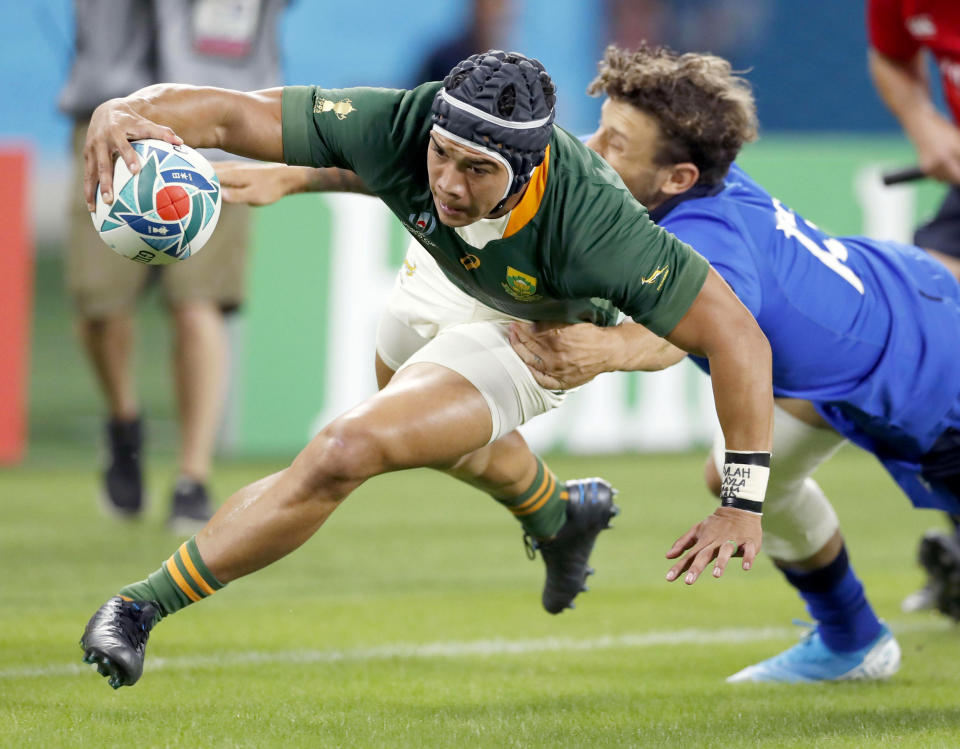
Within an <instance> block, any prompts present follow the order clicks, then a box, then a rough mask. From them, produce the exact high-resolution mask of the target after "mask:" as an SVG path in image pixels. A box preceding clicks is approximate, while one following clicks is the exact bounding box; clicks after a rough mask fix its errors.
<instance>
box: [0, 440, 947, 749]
mask: <svg viewBox="0 0 960 749" xmlns="http://www.w3.org/2000/svg"><path fill="white" fill-rule="evenodd" d="M92 457H93V450H92V448H76V449H75V450H74V453H73V454H72V456H70V457H67V458H64V457H63V456H62V455H60V456H59V457H58V458H57V460H45V459H43V456H42V455H41V456H40V457H35V458H34V459H33V460H32V461H30V462H29V463H28V464H27V465H26V466H24V467H22V468H18V469H13V470H8V471H6V472H5V473H4V474H2V475H0V496H2V497H3V500H4V501H3V512H4V520H3V523H2V524H0V563H2V570H3V573H4V574H3V581H2V583H0V745H3V746H26V745H33V746H44V747H47V746H94V745H118V744H120V743H129V742H133V743H136V744H138V745H142V746H177V747H182V746H251V747H254V746H256V747H259V746H280V745H283V746H324V747H326V746H331V747H332V746H337V747H340V746H356V747H366V746H383V747H397V746H411V747H420V746H430V747H433V746H483V747H512V746H517V747H520V746H523V747H526V746H550V747H553V746H570V747H603V746H650V747H673V746H676V747H681V746H683V747H690V746H694V747H696V746H783V747H808V746H830V747H833V746H852V747H861V746H898V747H901V746H917V747H930V746H944V747H946V746H956V744H957V740H958V739H957V737H958V736H960V705H958V701H957V696H958V695H960V631H957V629H956V628H955V627H953V626H951V625H950V624H948V623H947V622H945V621H943V620H941V619H938V618H937V617H936V616H934V615H930V614H915V615H910V616H908V615H904V614H901V613H900V612H899V601H900V599H901V598H902V597H903V596H904V595H905V594H907V593H908V592H910V591H911V590H913V589H914V588H915V587H916V586H917V585H918V583H920V582H921V575H920V573H919V571H918V570H917V568H916V566H915V564H914V561H913V554H914V549H915V545H916V540H917V537H918V535H919V533H920V532H921V531H922V530H923V529H925V528H926V527H928V526H929V525H932V524H937V522H938V520H937V518H936V517H935V516H934V515H931V514H925V513H920V512H916V511H912V510H911V509H910V508H909V506H908V504H907V502H906V500H903V499H902V498H901V497H900V496H899V495H898V494H897V492H896V490H895V488H894V487H893V485H892V484H891V482H890V481H889V480H887V479H886V478H885V477H884V476H883V475H882V473H881V472H880V470H879V469H878V467H877V466H876V465H875V464H874V463H873V461H872V460H871V459H870V458H869V457H867V456H865V455H863V454H862V453H859V452H857V451H855V450H853V449H852V448H851V449H847V450H844V451H842V452H841V453H840V454H839V455H838V456H837V457H836V458H835V459H834V460H833V461H832V462H831V463H829V464H828V465H827V466H825V467H824V469H823V470H822V471H821V472H820V479H821V483H822V484H823V486H824V487H825V489H826V490H827V491H828V493H829V494H830V495H831V496H833V497H834V498H835V503H836V505H837V507H838V511H839V513H840V516H841V519H842V521H843V523H844V525H845V527H846V530H847V536H848V540H849V545H850V550H851V554H852V557H853V559H854V562H855V563H856V565H857V569H858V570H859V572H860V574H861V576H862V577H863V579H864V580H865V582H866V584H867V586H868V589H869V591H870V592H871V595H872V599H873V602H874V605H875V607H876V608H877V610H878V612H879V613H880V614H881V616H884V617H885V618H887V619H888V620H889V621H891V622H892V624H893V625H894V627H895V628H897V629H899V640H900V642H901V645H902V646H903V649H904V665H903V668H902V670H901V672H900V673H899V674H898V675H897V676H896V677H894V679H893V680H891V681H890V682H888V683H883V684H856V683H850V684H833V685H810V686H792V687H791V686H779V687H770V686H754V685H740V686H736V687H735V686H732V685H727V684H725V683H724V681H723V678H724V677H725V676H726V675H728V674H730V673H732V672H733V671H735V670H737V669H738V668H740V667H742V666H744V665H746V664H748V663H751V662H753V661H755V660H758V659H761V658H763V657H766V656H769V655H771V654H773V653H775V652H778V651H779V650H781V649H783V648H785V647H787V646H789V645H790V644H791V643H792V642H794V634H793V633H792V632H791V627H790V620H791V618H792V617H796V616H803V610H802V607H801V605H800V603H799V600H798V599H797V598H796V597H795V595H794V593H793V592H792V591H791V590H790V589H789V588H788V587H787V586H786V585H785V584H784V583H783V582H782V581H781V579H780V577H779V575H778V574H777V573H776V572H775V570H773V569H772V567H771V565H770V564H769V563H768V562H766V561H763V562H762V563H760V564H758V565H757V566H756V568H755V569H754V570H752V571H751V572H749V573H743V572H742V571H741V570H739V568H731V569H730V570H729V571H728V573H727V575H726V576H725V577H724V578H723V579H721V580H714V579H712V578H710V577H705V578H704V579H702V580H701V581H700V582H699V583H698V584H697V585H695V586H693V587H686V586H683V585H682V583H675V584H668V583H666V582H665V581H664V579H663V575H664V573H665V572H666V569H667V567H668V565H667V563H666V561H665V560H664V559H663V552H664V551H665V549H666V548H667V546H668V545H669V543H670V542H671V541H672V540H673V538H675V537H676V536H677V535H679V533H681V532H682V531H684V530H685V529H686V528H687V526H688V525H689V524H690V523H692V522H694V521H695V520H698V519H699V518H700V516H702V515H703V514H704V513H706V512H708V511H710V509H711V507H712V505H711V503H710V501H709V500H708V499H707V497H706V496H705V492H704V491H703V490H702V488H701V486H700V478H699V477H700V465H701V456H699V455H681V456H646V457H633V456H631V457H603V458H591V459H586V458H568V457H564V458H560V457H557V458H554V459H553V460H552V465H553V466H554V467H555V468H556V469H557V471H558V472H559V473H560V474H561V475H562V476H565V477H569V476H576V475H593V474H602V475H604V476H607V477H609V478H610V479H611V480H612V481H614V483H615V484H616V485H617V486H618V487H619V488H620V489H621V491H622V493H621V504H622V507H623V510H624V511H623V514H622V516H621V517H620V518H618V519H617V520H616V529H615V530H614V531H612V532H609V533H605V534H603V535H602V536H601V537H600V541H599V544H598V547H597V551H596V553H595V566H596V567H597V570H598V573H597V575H596V577H595V578H593V580H592V583H591V586H592V590H591V591H590V592H589V593H587V594H584V595H583V596H581V598H580V599H579V601H578V607H577V609H576V610H575V611H572V612H566V613H564V614H562V615H561V616H558V617H551V616H549V615H547V614H546V613H544V612H543V611H542V610H541V609H540V605H539V589H540V585H541V583H542V565H541V563H540V562H539V560H538V561H537V562H536V563H530V562H528V561H526V560H525V558H524V556H523V552H522V548H521V544H520V534H519V531H518V529H517V528H516V526H515V523H514V521H513V520H512V519H511V518H510V517H509V516H508V515H507V513H506V512H504V511H503V510H502V509H501V508H499V507H497V506H495V505H494V504H493V503H492V502H491V501H489V500H486V499H485V498H484V497H483V496H482V495H481V494H479V493H478V492H475V491H474V490H471V489H469V488H466V487H462V486H460V485H458V484H455V483H454V482H453V481H451V480H449V479H447V478H446V477H443V476H441V475H438V474H434V473H431V472H427V471H417V472H409V473H404V474H396V475H393V476H386V477H380V478H378V479H375V480H373V481H371V482H369V483H368V484H367V485H365V486H364V487H361V489H360V490H359V491H358V492H357V493H356V494H355V495H354V496H353V497H352V498H350V499H349V500H348V501H347V502H346V503H345V505H344V506H343V507H342V508H341V509H340V510H338V511H337V512H336V513H335V514H334V516H333V517H332V518H331V520H330V522H329V523H328V524H327V525H326V526H325V527H324V528H323V529H321V531H320V532H319V533H318V534H317V536H315V537H314V538H313V539H312V540H311V541H310V542H308V543H307V544H306V545H305V546H304V547H303V548H301V549H300V550H298V551H297V552H295V553H294V554H292V555H291V556H290V557H288V558H286V559H284V560H281V561H280V562H278V563H277V564H275V565H273V566H272V567H270V568H268V569H266V570H264V571H261V572H260V573H257V574H255V575H253V576H251V577H249V578H246V579H243V580H240V581H237V582H235V583H233V584H231V585H230V586H228V587H227V588H226V589H225V590H224V591H222V592H220V593H218V594H217V595H216V596H215V597H213V598H212V599H210V600H208V601H204V602H203V603H201V604H199V605H197V606H193V607H191V608H188V609H186V610H185V611H182V612H180V613H178V614H177V615H175V616H173V617H170V618H168V619H167V620H165V621H164V622H162V623H161V624H160V625H159V627H158V628H157V630H155V632H154V634H153V636H152V637H151V640H150V645H149V649H148V657H147V666H146V671H145V674H144V677H143V679H142V680H141V682H140V683H139V684H137V685H136V686H134V687H133V688H123V689H121V690H119V691H117V692H114V691H113V690H111V689H110V688H109V687H108V686H107V684H106V682H105V680H103V679H102V678H100V677H99V676H97V675H96V674H94V673H92V672H89V671H88V667H85V666H81V665H80V663H79V658H80V655H81V653H80V649H79V647H78V646H77V640H78V638H79V636H80V633H81V631H82V629H83V625H84V624H85V622H86V620H87V618H88V617H89V616H90V614H92V612H93V611H94V609H95V608H96V607H97V606H98V605H99V604H100V603H101V602H102V601H103V600H104V599H105V598H106V597H107V596H109V595H110V594H112V593H113V592H114V591H115V590H116V589H117V588H118V587H119V586H120V585H121V584H123V583H126V582H128V581H131V580H134V579H139V578H141V577H143V576H144V575H145V574H146V573H148V572H151V571H152V570H154V569H155V568H156V567H157V566H158V565H159V563H160V562H161V561H162V560H163V559H164V558H166V556H167V555H169V554H170V553H171V552H172V551H173V550H174V549H175V548H176V546H177V545H178V543H179V539H177V538H175V537H173V536H171V535H170V534H168V533H167V532H166V531H165V530H164V529H163V524H162V521H163V515H164V512H165V510H166V506H165V505H166V502H165V497H166V491H167V490H168V488H169V487H168V481H169V476H170V475H171V470H172V466H171V465H170V464H169V459H167V458H163V457H160V458H156V459H154V460H153V461H152V462H151V465H150V475H149V479H150V486H151V489H152V492H153V494H154V496H158V497H160V498H161V499H163V500H164V501H159V500H158V501H155V502H154V503H153V504H152V505H151V507H150V509H149V511H148V513H147V516H146V517H145V518H144V519H143V520H141V521H140V522H137V523H123V522H120V521H115V520H108V519H104V518H103V517H101V515H100V514H99V512H98V509H97V506H96V502H95V500H94V497H95V494H96V481H95V476H94V472H93V461H92ZM279 467H280V466H279V465H276V464H262V465H257V464H245V463H230V462H226V463H221V464H220V465H219V467H218V470H217V475H216V480H215V485H214V488H215V490H216V492H217V495H218V496H219V497H221V498H222V497H224V496H225V495H226V494H228V493H229V491H231V490H232V489H235V488H237V487H239V486H241V485H243V484H244V483H246V482H249V481H251V480H253V479H255V478H258V477H259V476H261V475H263V474H265V473H267V472H270V471H272V470H275V469H277V468H279ZM765 630H767V631H765ZM725 631H727V634H726V635H725V634H724V632H725ZM730 631H732V633H734V634H735V633H740V635H741V636H742V641H736V642H735V641H731V638H730V634H731V633H730ZM673 633H679V635H681V636H683V637H685V641H684V642H682V643H679V644H671V643H670V642H668V641H667V640H668V639H669V637H670V636H671V635H672V634H673ZM656 638H659V639H656ZM438 643H440V644H443V645H446V646H447V647H446V648H444V647H439V646H438V645H437V644H438ZM654 643H659V644H654ZM511 644H512V646H513V647H512V648H511V647H508V646H509V645H511ZM418 646H419V647H418Z"/></svg>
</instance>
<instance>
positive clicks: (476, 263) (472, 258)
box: [460, 253, 537, 285]
mask: <svg viewBox="0 0 960 749" xmlns="http://www.w3.org/2000/svg"><path fill="white" fill-rule="evenodd" d="M460 265H462V266H463V267H464V268H466V269H467V270H476V269H477V268H479V267H480V258H478V257H477V256H476V255H470V254H469V253H468V254H466V255H464V256H463V257H462V258H460ZM533 283H534V285H536V283H537V282H536V280H534V282H533Z"/></svg>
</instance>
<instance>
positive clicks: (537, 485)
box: [495, 458, 567, 539]
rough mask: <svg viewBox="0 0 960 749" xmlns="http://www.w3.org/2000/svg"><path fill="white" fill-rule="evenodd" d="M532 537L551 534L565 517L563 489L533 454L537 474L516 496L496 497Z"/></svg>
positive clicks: (565, 503)
mask: <svg viewBox="0 0 960 749" xmlns="http://www.w3.org/2000/svg"><path fill="white" fill-rule="evenodd" d="M495 499H496V500H497V501H498V502H499V503H500V504H502V505H504V506H505V507H506V508H507V509H508V510H510V512H512V513H513V514H514V516H516V518H517V520H519V521H520V524H521V525H522V526H523V529H524V530H525V531H526V532H527V533H529V534H530V535H531V536H533V537H534V538H541V539H543V538H552V537H553V536H555V535H556V534H557V532H558V531H559V530H560V528H561V527H563V523H564V521H565V520H566V518H567V490H566V487H565V486H564V485H563V484H561V483H560V482H559V481H557V477H556V476H554V475H553V472H552V471H551V470H550V469H549V468H547V467H546V466H545V465H544V464H543V461H542V460H540V458H537V475H536V476H535V477H534V479H533V483H532V484H531V485H530V488H529V489H527V490H526V491H525V492H524V493H523V494H521V495H520V496H519V497H509V498H504V497H496V498H495Z"/></svg>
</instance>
